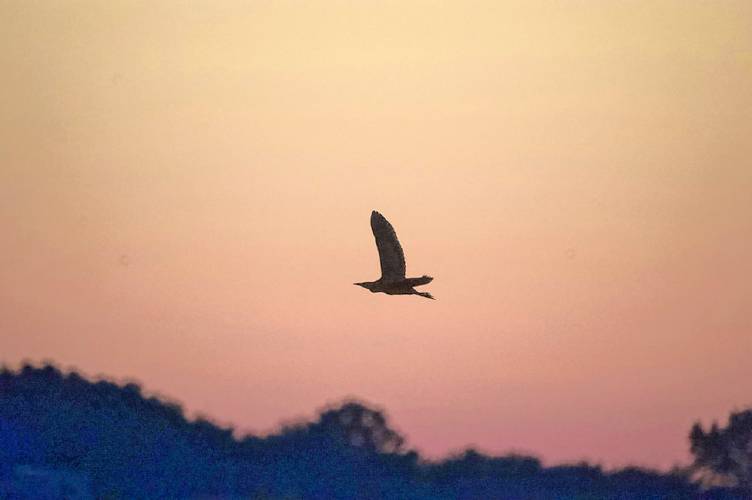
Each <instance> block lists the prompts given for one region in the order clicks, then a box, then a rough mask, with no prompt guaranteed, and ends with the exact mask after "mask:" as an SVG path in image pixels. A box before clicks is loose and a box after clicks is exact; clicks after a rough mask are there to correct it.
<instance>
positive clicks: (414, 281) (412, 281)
mask: <svg viewBox="0 0 752 500" xmlns="http://www.w3.org/2000/svg"><path fill="white" fill-rule="evenodd" d="M405 281H406V282H407V284H408V285H410V286H420V285H427V284H429V283H430V282H431V281H433V278H432V277H431V276H426V275H425V274H424V275H423V276H421V277H420V278H407V279H405Z"/></svg>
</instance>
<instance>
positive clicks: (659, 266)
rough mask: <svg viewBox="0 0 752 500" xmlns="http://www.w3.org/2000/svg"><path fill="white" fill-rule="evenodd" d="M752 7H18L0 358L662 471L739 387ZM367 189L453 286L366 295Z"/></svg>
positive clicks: (2, 107) (13, 6)
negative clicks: (347, 400)
mask: <svg viewBox="0 0 752 500" xmlns="http://www.w3.org/2000/svg"><path fill="white" fill-rule="evenodd" d="M750 19H752V3H750V2H747V1H738V2H731V1H726V2H686V1H683V0H682V1H678V0H677V1H659V2H654V1H635V2H508V3H503V2H496V1H493V2H491V1H489V2H473V3H471V4H467V3H465V2H453V3H447V4H442V5H437V4H436V3H434V2H426V3H423V2H408V3H407V5H405V4H404V3H403V2H393V3H387V2H373V3H369V2H339V1H333V2H309V3H305V4H302V3H299V2H261V1H257V2H218V3H214V2H189V3H178V2H157V3H156V4H155V3H152V2H143V3H139V2H104V3H103V2H41V3H36V4H32V3H29V2H23V1H11V2H4V3H3V4H2V5H0V60H1V61H2V67H3V69H4V71H3V74H4V76H3V85H2V88H3V90H2V92H0V230H1V233H0V234H2V237H1V238H2V252H1V253H0V361H2V362H5V363H8V364H11V365H17V364H18V363H19V362H21V360H24V359H30V360H34V361H41V360H43V359H50V360H54V361H55V362H56V363H58V364H60V365H61V366H63V367H66V368H75V369H79V370H81V371H83V372H84V373H86V374H90V375H96V374H103V375H106V376H108V377H114V378H116V379H124V378H135V379H138V380H139V381H140V382H141V383H142V384H143V385H144V386H145V388H146V389H147V390H149V391H154V392H158V393H160V394H164V395H166V396H168V397H170V398H174V399H177V400H179V401H181V402H182V403H183V404H185V406H186V407H187V408H188V410H189V411H190V412H201V413H205V414H208V415H210V416H212V417H214V418H216V419H217V420H218V421H220V422H223V423H232V424H234V425H235V426H237V427H238V428H240V429H242V430H246V431H269V430H272V429H274V428H275V427H276V425H277V424H278V423H279V422H280V421H281V420H285V419H290V418H295V417H299V416H306V417H310V416H313V415H314V412H315V410H316V408H318V407H320V406H322V405H323V404H325V403H328V402H331V401H334V400H337V399H339V398H342V397H345V396H357V397H361V398H364V399H365V400H367V401H370V402H373V403H374V404H377V405H379V406H381V407H383V408H384V409H386V410H387V412H388V414H389V416H390V417H391V419H392V422H393V423H394V425H395V426H396V427H397V428H398V429H399V430H401V431H402V432H403V433H405V434H406V435H407V437H408V440H409V444H410V445H412V446H415V447H416V448H418V449H419V450H420V451H422V452H424V453H426V454H428V455H430V456H440V455H442V454H445V453H447V452H449V451H453V450H458V449H460V448H462V447H464V446H466V445H471V444H475V445H478V446H480V447H481V449H483V450H485V451H489V452H494V453H501V452H506V451H510V450H521V451H526V452H531V453H535V454H537V455H539V456H541V457H543V458H544V459H545V460H546V461H547V462H549V463H553V462H558V461H565V460H566V461H569V460H578V459H581V458H587V459H590V460H593V461H598V462H600V463H604V464H607V465H623V464H626V463H637V464H643V465H653V466H663V467H667V466H670V465H671V464H673V463H675V462H681V461H686V460H687V448H688V446H687V438H686V436H687V433H688V431H689V428H690V426H691V424H692V423H693V422H694V421H695V420H697V419H702V420H703V421H705V422H707V421H709V420H710V419H725V417H726V415H727V414H728V412H729V411H731V410H733V409H735V408H741V407H744V406H746V405H749V404H752V364H750V362H749V359H750V352H751V350H752V335H750V334H752V317H751V316H750V311H752V284H751V283H752V279H750V278H752V260H751V259H750V255H752V164H751V163H750V158H752V141H751V140H750V137H752V92H750V88H752V30H750V29H749V20H750ZM372 209H377V210H379V211H381V212H382V213H383V214H384V215H385V216H386V217H387V218H388V219H389V220H390V221H391V222H392V224H393V225H394V226H395V228H396V230H397V233H398V234H399V236H400V239H401V241H402V244H403V247H404V248H405V252H406V257H407V266H408V273H410V274H412V275H421V274H424V273H425V274H431V275H433V276H434V277H435V278H436V279H435V281H434V282H433V283H432V284H431V285H430V286H428V287H426V289H428V290H430V291H431V292H432V293H433V294H434V295H435V296H436V297H437V299H438V300H437V301H435V302H434V301H427V300H424V299H421V298H419V297H389V296H385V295H383V294H378V295H373V294H370V293H368V292H367V291H365V290H363V289H360V288H357V287H354V286H353V285H352V283H353V282H355V281H364V280H373V279H376V278H377V277H378V275H379V269H378V258H377V254H376V248H375V245H374V243H373V238H372V235H371V232H370V228H369V225H368V220H369V216H370V212H371V210H372Z"/></svg>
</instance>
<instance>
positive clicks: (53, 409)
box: [0, 365, 744, 500]
mask: <svg viewBox="0 0 752 500" xmlns="http://www.w3.org/2000/svg"><path fill="white" fill-rule="evenodd" d="M0 498H286V499H291V498H301V499H302V498H306V499H308V498H311V499H349V498H358V499H377V498H387V499H388V498H394V499H495V498H498V499H502V498H503V499H544V498H545V499H550V498H557V499H586V498H587V499H590V498H609V499H610V498H613V499H626V498H640V499H659V498H660V499H667V498H671V499H683V498H707V499H719V500H720V499H729V500H730V499H737V498H744V497H743V496H742V495H741V494H739V493H736V494H735V493H734V491H733V490H731V489H724V488H716V489H714V490H710V491H701V490H700V489H699V488H698V486H697V485H695V484H693V483H692V482H691V481H690V480H689V478H688V476H687V475H686V474H681V473H661V472H658V471H651V470H644V469H640V468H626V469H622V470H617V471H604V470H602V469H601V468H600V467H599V466H595V465H589V464H586V463H581V464H576V465H560V466H554V467H544V466H542V464H541V462H540V461H539V460H538V459H537V458H535V457H530V456H520V455H507V456H497V457H494V456H488V455H485V454H483V453H480V452H478V451H475V450H472V449H470V450H466V451H464V452H463V453H461V454H457V455H454V456H450V457H448V458H446V459H444V460H441V461H428V460H424V459H423V458H422V457H420V455H419V454H418V453H417V452H415V451H413V450H410V449H407V448H406V447H405V439H404V437H403V436H402V435H400V434H399V433H398V432H397V431H395V430H394V429H392V428H391V427H390V426H389V422H388V420H387V418H386V416H385V414H384V413H383V412H382V411H380V410H378V409H374V408H370V407H369V406H368V405H367V404H365V403H363V402H360V401H356V400H347V401H343V402H342V403H340V404H338V405H336V406H331V407H328V408H326V409H324V410H322V411H321V412H320V413H319V415H318V417H317V418H316V419H315V420H313V421H307V422H299V423H296V424H294V425H288V426H286V427H283V428H281V429H280V430H279V431H278V432H276V433H275V434H272V435H268V436H263V437H261V436H253V435H249V436H245V437H242V438H238V437H236V436H235V435H234V434H233V430H232V429H230V428H222V427H220V426H218V425H216V424H214V423H212V422H210V421H208V420H205V419H196V420H189V419H187V418H186V416H185V414H184V412H183V410H182V408H181V407H180V406H179V405H176V404H174V403H170V402H166V401H162V400H160V399H158V398H155V397H146V396H145V395H144V394H143V393H142V390H141V388H140V387H139V386H138V385H136V384H132V383H129V384H123V385H119V384H116V383H113V382H108V381H89V380H87V379H86V378H84V377H82V376H80V375H79V374H77V373H75V372H72V373H63V372H61V371H60V370H59V369H57V368H55V367H54V366H51V365H45V366H41V367H34V366H31V365H25V366H23V367H22V368H21V369H19V370H18V371H12V370H9V369H3V370H2V371H0Z"/></svg>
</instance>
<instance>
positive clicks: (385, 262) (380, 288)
mask: <svg viewBox="0 0 752 500" xmlns="http://www.w3.org/2000/svg"><path fill="white" fill-rule="evenodd" d="M371 230H372V231H373V236H374V237H375V238H376V248H378V250H379V261H381V278H379V279H378V280H376V281H364V282H363V283H354V284H355V285H358V286H362V287H363V288H367V289H368V290H370V291H371V293H377V292H383V293H386V294H388V295H420V296H421V297H425V298H427V299H433V295H431V294H430V293H428V292H419V291H417V290H416V289H415V288H413V287H416V286H420V285H426V284H428V283H430V282H431V281H432V280H433V278H432V277H430V276H426V275H423V276H421V277H420V278H405V253H404V252H403V251H402V246H401V245H400V242H399V240H398V239H397V233H395V232H394V228H393V227H392V225H391V224H389V221H388V220H386V219H385V218H384V216H383V215H381V214H380V213H378V212H377V211H375V210H374V211H373V212H371Z"/></svg>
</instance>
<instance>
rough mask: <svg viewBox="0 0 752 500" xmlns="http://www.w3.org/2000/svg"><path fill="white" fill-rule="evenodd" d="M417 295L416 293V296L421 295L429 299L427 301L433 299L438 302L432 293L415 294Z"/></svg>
mask: <svg viewBox="0 0 752 500" xmlns="http://www.w3.org/2000/svg"><path fill="white" fill-rule="evenodd" d="M415 293H416V295H420V296H421V297H425V298H427V299H431V300H436V299H435V298H434V297H433V295H431V294H430V293H428V292H415Z"/></svg>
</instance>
